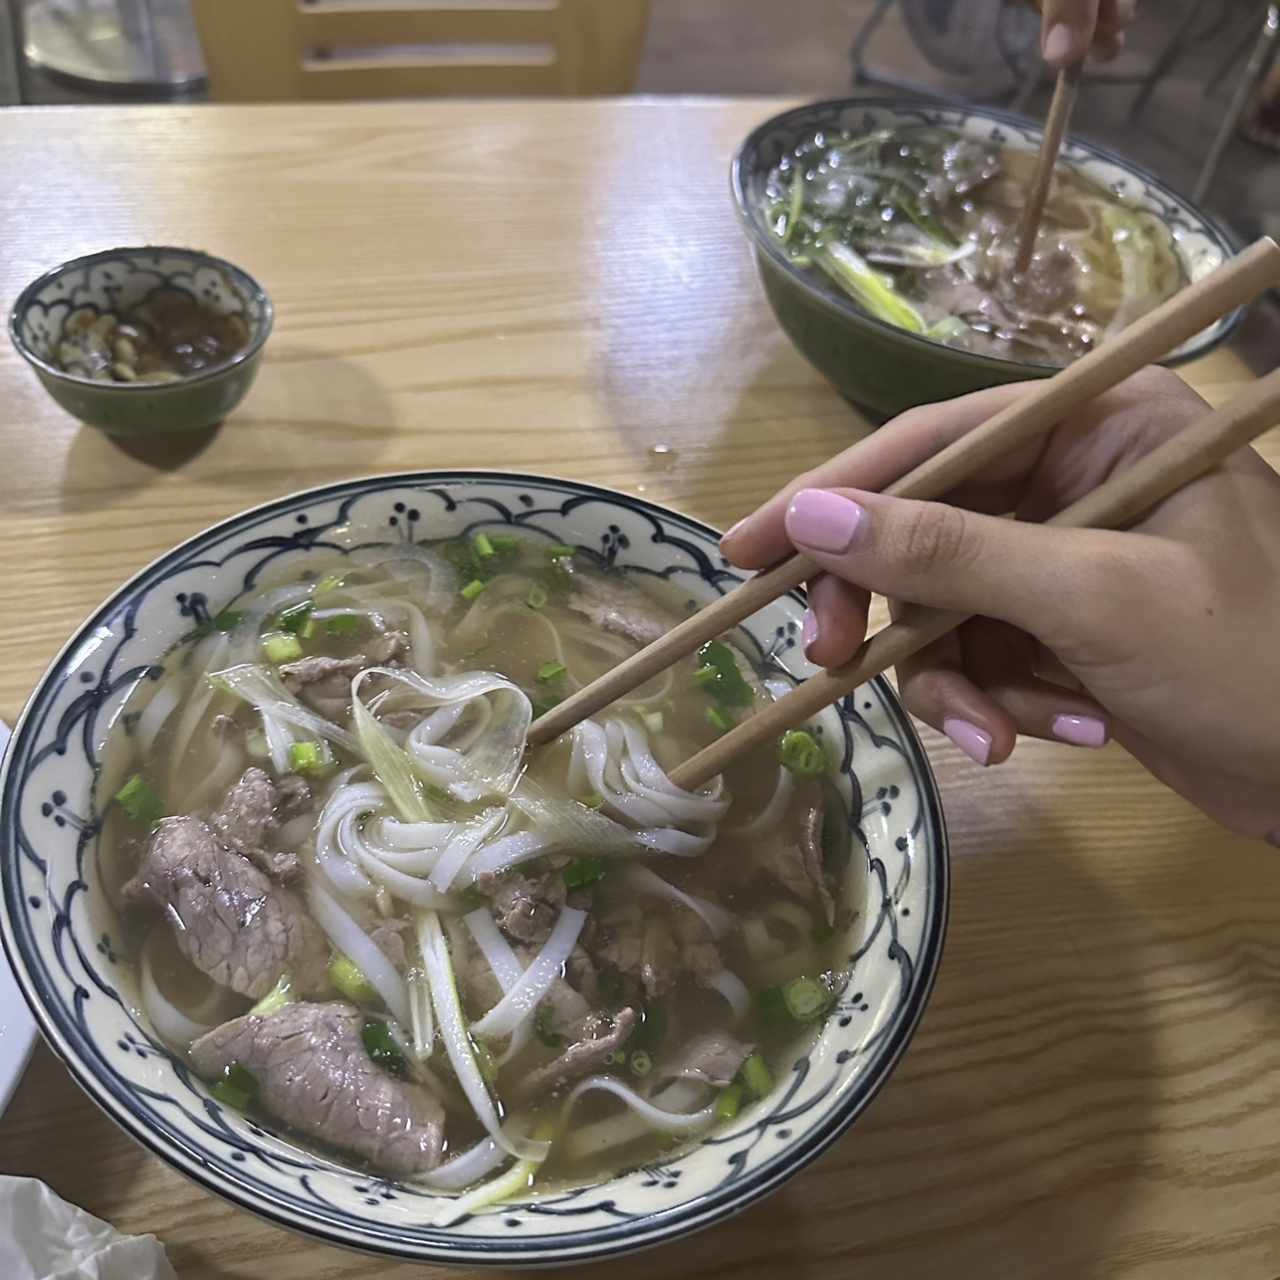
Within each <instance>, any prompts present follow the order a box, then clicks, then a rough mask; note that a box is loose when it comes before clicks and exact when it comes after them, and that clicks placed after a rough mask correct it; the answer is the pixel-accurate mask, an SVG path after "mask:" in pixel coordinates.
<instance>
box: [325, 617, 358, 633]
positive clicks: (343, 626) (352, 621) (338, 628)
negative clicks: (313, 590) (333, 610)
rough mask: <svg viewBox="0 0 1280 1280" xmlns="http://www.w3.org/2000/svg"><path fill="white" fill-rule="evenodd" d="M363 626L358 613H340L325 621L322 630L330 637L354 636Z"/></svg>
mask: <svg viewBox="0 0 1280 1280" xmlns="http://www.w3.org/2000/svg"><path fill="white" fill-rule="evenodd" d="M363 625H364V619H363V618H361V617H360V615H359V614H358V613H340V614H338V615H337V616H336V617H332V618H329V619H327V620H326V622H325V624H324V629H325V630H326V631H327V632H328V633H329V634H330V635H331V636H350V635H354V634H355V633H356V632H357V631H359V630H360V628H361V627H362V626H363Z"/></svg>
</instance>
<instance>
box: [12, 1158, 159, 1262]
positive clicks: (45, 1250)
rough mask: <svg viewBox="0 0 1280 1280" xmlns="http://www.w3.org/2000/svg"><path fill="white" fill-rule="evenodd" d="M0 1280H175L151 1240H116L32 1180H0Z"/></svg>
mask: <svg viewBox="0 0 1280 1280" xmlns="http://www.w3.org/2000/svg"><path fill="white" fill-rule="evenodd" d="M0 1276H3V1277H4V1280H177V1276H176V1274H175V1273H174V1270H173V1268H172V1267H171V1266H170V1265H169V1260H168V1258H166V1257H165V1256H164V1248H163V1247H162V1246H161V1244H160V1242H159V1241H158V1240H157V1239H156V1238H155V1236H122V1235H121V1234H120V1233H119V1232H118V1231H116V1230H115V1228H114V1227H112V1226H110V1225H108V1224H107V1223H105V1222H102V1221H100V1220H99V1219H98V1218H95V1217H94V1216H93V1215H92V1214H89V1213H86V1212H85V1211H84V1210H83V1209H78V1208H76V1206H75V1205H73V1204H68V1203H67V1202H66V1201H65V1200H63V1199H61V1198H59V1197H58V1196H56V1195H55V1194H54V1193H53V1192H52V1191H50V1190H49V1188H48V1187H46V1186H45V1184H44V1183H43V1182H37V1181H36V1179H35V1178H9V1177H4V1176H2V1175H0Z"/></svg>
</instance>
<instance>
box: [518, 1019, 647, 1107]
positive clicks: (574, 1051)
mask: <svg viewBox="0 0 1280 1280" xmlns="http://www.w3.org/2000/svg"><path fill="white" fill-rule="evenodd" d="M635 1028H636V1011H635V1010H634V1009H620V1010H619V1011H618V1012H617V1013H615V1014H608V1013H597V1014H592V1016H591V1018H590V1019H589V1020H588V1022H587V1024H586V1025H585V1026H584V1027H583V1028H582V1038H581V1039H579V1040H578V1041H576V1042H575V1043H574V1044H571V1045H570V1046H569V1047H568V1048H567V1049H566V1050H565V1051H564V1052H563V1053H561V1054H560V1055H559V1056H558V1057H556V1058H553V1059H552V1060H551V1061H550V1062H548V1063H546V1064H545V1065H543V1066H541V1067H535V1068H534V1069H533V1070H532V1071H530V1072H529V1074H528V1075H527V1076H525V1078H524V1079H523V1080H522V1081H521V1082H520V1084H519V1086H518V1087H517V1089H516V1093H515V1096H516V1099H517V1100H518V1101H526V1100H528V1099H530V1098H536V1097H537V1096H538V1095H539V1094H543V1093H550V1092H552V1091H553V1090H556V1089H559V1088H561V1087H562V1086H563V1085H566V1084H568V1083H569V1082H570V1081H571V1080H578V1079H581V1077H582V1076H588V1075H590V1074H591V1073H592V1072H593V1071H599V1070H600V1069H601V1068H602V1067H604V1066H605V1065H606V1063H607V1061H608V1059H609V1056H610V1055H611V1054H612V1053H614V1052H615V1051H617V1050H618V1049H620V1048H621V1047H622V1046H623V1045H624V1044H626V1042H627V1041H628V1040H629V1039H630V1037H631V1034H632V1032H633V1031H634V1030H635Z"/></svg>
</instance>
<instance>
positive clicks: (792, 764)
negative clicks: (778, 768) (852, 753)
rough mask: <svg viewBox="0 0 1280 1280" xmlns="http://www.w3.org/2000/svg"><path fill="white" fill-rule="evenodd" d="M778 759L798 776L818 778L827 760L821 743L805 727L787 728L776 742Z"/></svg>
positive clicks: (823, 771)
mask: <svg viewBox="0 0 1280 1280" xmlns="http://www.w3.org/2000/svg"><path fill="white" fill-rule="evenodd" d="M778 759H779V760H781V761H782V764H783V767H784V768H786V769H789V770H790V771H791V772H792V773H794V774H795V775H796V776H797V777H799V778H819V777H821V776H822V775H823V774H824V773H826V772H827V770H828V768H829V761H828V760H827V753H826V752H825V751H823V749H822V743H820V742H819V741H818V739H817V738H815V737H814V736H813V734H811V733H810V732H809V731H808V730H807V729H788V730H787V732H786V733H784V734H783V735H782V738H781V740H780V741H779V743H778Z"/></svg>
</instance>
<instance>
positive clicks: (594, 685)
mask: <svg viewBox="0 0 1280 1280" xmlns="http://www.w3.org/2000/svg"><path fill="white" fill-rule="evenodd" d="M1277 283H1280V246H1277V244H1276V243H1275V241H1274V240H1271V239H1270V238H1268V237H1266V236H1264V237H1263V238H1262V239H1260V240H1258V241H1257V242H1256V243H1254V244H1252V245H1250V246H1249V248H1247V249H1245V250H1244V251H1243V252H1242V253H1239V254H1237V255H1236V257H1234V258H1232V259H1231V260H1230V261H1228V262H1225V263H1223V265H1222V266H1220V267H1219V268H1218V269H1217V270H1216V271H1214V272H1212V273H1211V274H1209V275H1207V276H1205V277H1204V278H1203V279H1201V280H1198V281H1196V283H1194V284H1191V285H1188V286H1187V287H1186V288H1185V289H1183V290H1181V292H1179V293H1177V294H1175V295H1174V297H1172V298H1170V299H1169V301H1168V302H1166V303H1164V304H1163V305H1162V306H1159V307H1157V308H1156V309H1155V310H1154V311H1152V312H1150V313H1149V314H1148V315H1146V316H1144V317H1143V318H1142V319H1141V320H1137V321H1135V322H1134V323H1133V324H1131V325H1130V326H1129V327H1128V328H1127V329H1125V330H1124V332H1123V333H1121V334H1119V335H1118V336H1117V337H1116V338H1114V339H1112V340H1111V341H1110V342H1108V343H1105V344H1104V345H1103V346H1101V347H1099V348H1098V349H1097V350H1096V351H1092V352H1090V353H1089V355H1087V356H1085V357H1084V358H1083V359H1081V360H1077V361H1076V362H1075V364H1072V365H1069V366H1068V367H1067V368H1065V369H1063V370H1062V371H1061V372H1060V373H1057V374H1055V375H1054V376H1053V377H1052V378H1048V379H1045V380H1044V381H1042V382H1038V383H1036V384H1035V385H1034V386H1033V387H1031V388H1030V389H1028V391H1027V394H1026V395H1025V396H1023V397H1022V398H1021V399H1019V400H1018V401H1017V402H1016V403H1015V404H1013V405H1010V406H1009V408H1007V409H1004V410H1002V411H1001V412H1000V413H997V414H995V415H994V416H993V417H991V418H989V419H988V420H987V421H986V422H984V423H983V424H982V426H980V427H978V428H976V429H975V430H973V431H971V432H969V433H968V435H966V436H963V437H962V438H961V439H959V440H956V441H954V442H953V443H952V444H950V445H948V446H947V447H946V448H945V449H942V450H941V451H940V452H938V453H936V454H935V455H934V456H933V457H932V458H929V459H928V460H927V461H925V462H923V463H921V464H920V465H919V466H917V467H915V468H914V469H913V470H912V471H910V472H908V473H907V474H906V475H905V476H903V477H902V478H901V479H900V480H898V481H896V482H895V483H894V484H891V485H889V486H888V488H886V489H885V490H884V492H885V493H887V494H890V495H891V496H893V497H897V498H923V499H929V498H937V497H939V496H940V495H942V494H944V493H947V492H948V491H949V490H951V489H952V488H954V487H955V486H956V485H957V484H959V483H960V482H961V481H963V480H965V479H967V478H968V477H970V476H972V475H974V474H975V473H976V472H978V471H980V470H981V469H982V468H983V467H984V466H986V465H987V464H988V463H990V462H992V461H994V460H995V459H996V458H998V457H1000V456H1001V455H1003V454H1005V453H1007V452H1008V451H1009V450H1010V449H1014V448H1017V447H1018V446H1019V445H1022V444H1025V443H1027V442H1028V441H1030V440H1034V439H1035V438H1036V437H1038V436H1041V435H1044V434H1045V433H1046V432H1048V431H1049V430H1050V429H1051V428H1052V427H1053V425H1054V424H1055V423H1057V422H1059V421H1060V420H1061V419H1062V418H1063V417H1064V416H1065V415H1066V414H1067V413H1069V412H1070V411H1071V410H1073V409H1075V408H1078V407H1079V406H1080V405H1082V404H1084V403H1086V402H1087V401H1089V400H1092V399H1093V398H1094V397H1095V396H1098V395H1100V394H1101V393H1102V392H1104V391H1106V390H1108V389H1109V388H1111V387H1113V386H1114V385H1115V384H1116V383H1118V382H1122V381H1123V380H1124V379H1125V378H1127V377H1129V376H1130V375H1131V374H1134V373H1137V371H1138V370H1139V369H1141V368H1142V367H1143V366H1144V365H1147V364H1150V363H1151V362H1152V361H1154V360H1158V359H1159V358H1160V357H1161V356H1163V355H1165V354H1167V353H1168V352H1169V351H1171V350H1173V349H1174V348H1175V347H1177V346H1178V345H1179V344H1180V343H1183V342H1185V341H1186V340H1187V339H1188V338H1190V337H1191V336H1192V335H1194V334H1196V333H1199V332H1200V330H1201V329H1203V328H1205V327H1206V326H1208V325H1210V324H1212V323H1213V322H1214V321H1215V320H1217V319H1218V318H1219V317H1221V316H1224V315H1226V314H1227V313H1228V312H1230V311H1234V310H1235V309H1236V307H1240V306H1244V305H1245V304H1246V303H1248V302H1251V301H1252V300H1253V299H1254V298H1256V297H1258V295H1259V294H1261V293H1262V292H1263V291H1264V290H1266V289H1269V288H1271V287H1273V286H1274V285H1276V284H1277ZM885 429H886V430H892V428H891V427H890V428H885ZM854 453H855V455H856V449H855V451H854ZM816 572H817V566H816V565H815V564H814V563H813V562H812V561H811V560H808V559H806V558H805V557H804V556H792V557H791V558H790V559H788V560H785V561H783V562H782V563H781V564H778V565H775V566H774V567H773V568H771V569H766V570H765V571H764V572H762V573H758V574H755V575H754V576H753V577H751V578H748V579H747V581H745V582H744V583H743V584H742V585H741V586H740V587H736V588H735V589H734V590H733V591H730V592H728V593H727V594H726V595H723V596H721V597H720V599H719V600H716V601H713V602H712V603H711V604H709V605H707V606H706V607H705V608H703V609H700V610H699V611H698V612H697V613H695V614H693V615H692V616H691V617H689V618H686V619H685V620H684V621H683V622H681V623H678V624H677V625H676V626H674V627H673V628H672V629H671V630H670V631H668V632H667V633H666V635H664V636H661V637H660V638H659V639H657V640H655V641H654V642H653V644H651V645H648V646H647V647H645V648H644V649H641V650H640V652H639V653H636V654H633V655H632V656H631V657H630V658H627V659H625V660H624V661H622V662H620V663H619V664H618V665H617V666H616V667H614V668H613V669H612V670H610V671H607V672H605V674H604V675H602V676H601V677H600V678H599V679H598V680H593V681H592V682H591V683H590V684H589V685H586V686H585V687H584V688H582V689H579V690H578V691H577V692H576V693H573V694H570V695H569V697H567V698H566V699H565V700H564V701H563V702H561V703H559V704H558V705H557V706H554V707H552V708H551V709H550V710H549V711H547V712H545V713H544V714H543V715H541V716H539V717H538V719H537V720H535V721H534V722H533V725H532V726H531V727H530V730H529V744H530V745H531V746H535V747H536V746H541V745H542V744H543V743H546V742H550V741H551V740H552V739H553V738H558V737H559V736H560V735H561V734H562V733H564V732H566V731H567V730H569V729H572V728H573V726H574V725H575V724H577V723H578V722H579V721H581V720H585V719H587V717H588V716H592V715H594V714H595V713H596V712H597V711H599V710H600V709H601V708H602V707H605V706H608V704H609V703H611V702H613V701H614V700H615V699H617V698H621V697H623V696H625V695H626V694H628V693H630V692H631V691H632V690H633V689H637V688H639V687H640V686H641V685H642V684H644V682H645V681H646V680H651V679H652V678H653V677H654V676H655V675H657V674H658V672H659V671H662V670H664V669H665V668H667V667H669V666H670V665H671V664H672V663H674V662H678V661H679V660H680V659H681V658H683V657H686V656H687V655H689V654H691V653H692V652H693V651H694V650H695V649H697V648H698V647H699V646H700V645H703V644H705V643H706V642H707V641H708V640H714V639H715V638H716V636H718V635H722V634H723V633H724V632H726V631H728V630H730V629H731V628H733V627H735V626H737V625H738V623H740V622H741V621H742V620H743V619H744V618H749V617H750V616H751V615H752V614H753V613H755V612H756V611H757V610H759V609H761V608H763V607H764V606H765V605H766V604H768V603H769V602H770V601H771V600H776V599H777V598H778V597H779V596H782V595H785V594H786V593H787V592H788V591H792V590H794V589H795V588H796V587H798V586H800V584H801V583H802V582H805V581H806V580H807V579H809V578H811V577H813V576H814V574H815V573H816Z"/></svg>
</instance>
